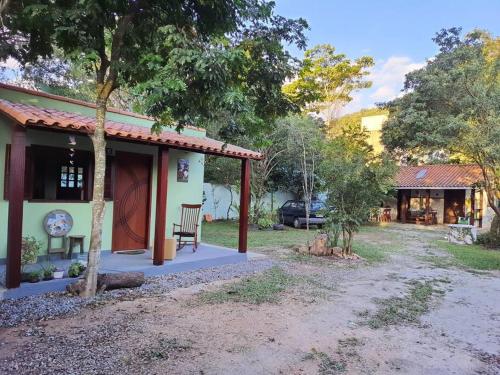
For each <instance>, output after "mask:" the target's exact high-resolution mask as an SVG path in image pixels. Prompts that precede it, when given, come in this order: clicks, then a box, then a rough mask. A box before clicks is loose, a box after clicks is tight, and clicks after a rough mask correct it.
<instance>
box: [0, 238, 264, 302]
mask: <svg viewBox="0 0 500 375" xmlns="http://www.w3.org/2000/svg"><path fill="white" fill-rule="evenodd" d="M259 256H262V255H259V254H254V253H247V254H240V253H238V251H237V250H236V249H230V248H225V247H220V246H216V245H209V244H205V243H202V244H200V245H199V246H198V249H197V250H196V252H193V251H192V247H191V246H185V247H184V248H183V249H182V250H180V251H179V252H177V256H176V258H175V259H174V260H171V261H167V260H166V261H165V264H164V265H163V266H154V265H153V261H152V255H151V251H150V250H146V252H145V253H144V254H137V255H125V254H116V253H111V252H109V251H104V252H102V253H101V264H100V267H99V272H101V273H113V272H128V271H139V272H144V275H145V276H146V277H151V276H160V275H167V274H173V273H179V272H187V271H194V270H198V269H202V268H211V267H215V266H222V265H225V264H235V263H240V262H245V261H247V259H251V258H254V257H259ZM74 261H75V259H58V258H57V256H53V257H52V258H51V261H50V264H53V265H54V266H56V267H58V268H60V269H63V270H64V271H65V275H64V278H63V279H57V280H50V281H40V282H38V283H29V282H24V283H21V286H20V287H19V288H15V289H3V290H2V289H0V299H7V298H14V299H15V298H21V297H26V296H31V295H38V294H43V293H48V292H58V291H64V290H65V288H66V285H68V284H71V283H72V282H74V281H75V279H73V278H68V277H67V274H66V273H67V270H68V267H69V265H70V264H71V263H72V262H74ZM44 263H47V262H42V263H38V264H33V265H29V266H27V267H26V271H27V272H30V271H34V270H37V269H41V267H42V266H43V265H44ZM47 264H48V263H47ZM0 267H1V268H5V265H1V266H0ZM1 271H2V272H3V271H4V270H3V269H2V270H1Z"/></svg>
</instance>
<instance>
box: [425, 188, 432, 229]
mask: <svg viewBox="0 0 500 375" xmlns="http://www.w3.org/2000/svg"><path fill="white" fill-rule="evenodd" d="M426 194H427V195H426V196H425V224H430V222H431V218H430V217H429V214H430V205H431V190H430V189H427V191H426Z"/></svg>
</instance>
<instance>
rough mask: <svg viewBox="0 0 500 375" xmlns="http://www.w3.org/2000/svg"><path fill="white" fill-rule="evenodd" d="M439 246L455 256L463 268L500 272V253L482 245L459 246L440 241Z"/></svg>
mask: <svg viewBox="0 0 500 375" xmlns="http://www.w3.org/2000/svg"><path fill="white" fill-rule="evenodd" d="M437 245H438V246H439V247H440V248H442V249H444V250H446V251H448V252H449V253H450V254H452V255H453V257H454V259H455V260H456V261H457V262H458V263H459V264H460V265H462V266H465V267H470V268H472V269H476V270H500V251H498V250H489V249H485V248H484V247H482V246H480V245H457V244H453V243H450V242H448V241H438V242H437Z"/></svg>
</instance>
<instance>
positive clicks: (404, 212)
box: [401, 190, 411, 224]
mask: <svg viewBox="0 0 500 375" xmlns="http://www.w3.org/2000/svg"><path fill="white" fill-rule="evenodd" d="M407 191H408V190H403V192H402V196H403V199H402V204H401V222H402V223H403V224H405V223H406V217H407V215H408V196H407ZM410 192H411V190H410Z"/></svg>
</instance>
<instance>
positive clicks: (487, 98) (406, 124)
mask: <svg viewBox="0 0 500 375" xmlns="http://www.w3.org/2000/svg"><path fill="white" fill-rule="evenodd" d="M433 40H434V41H435V42H436V43H437V45H438V46H439V53H438V54H437V55H436V57H435V58H434V59H432V60H430V61H428V62H427V65H426V66H425V67H424V68H422V69H420V70H417V71H414V72H411V73H409V74H407V75H406V80H405V85H404V89H405V90H406V94H405V95H404V96H403V97H401V98H398V99H395V100H393V101H392V102H389V103H387V104H386V108H387V109H389V111H390V115H389V120H388V122H387V123H386V124H385V126H384V127H383V137H382V140H383V142H384V144H385V145H386V146H387V148H388V149H389V150H392V151H397V150H408V151H414V152H416V153H419V152H422V151H435V150H447V151H448V152H450V153H455V154H460V155H463V159H465V160H468V161H470V162H473V163H476V164H477V165H478V166H479V167H480V168H481V171H482V175H483V180H484V188H485V191H486V196H487V199H488V203H489V206H490V207H491V209H492V210H493V211H494V212H495V214H496V218H495V219H494V222H493V223H492V232H495V233H496V234H495V235H496V237H497V238H500V207H499V206H497V204H496V202H495V199H496V200H499V199H500V38H493V37H491V36H490V35H489V34H488V33H486V32H483V31H473V32H471V33H469V34H467V35H466V36H465V37H463V38H461V29H460V28H452V29H449V30H444V29H443V30H441V31H440V32H438V33H437V34H436V36H435V38H434V39H433Z"/></svg>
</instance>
